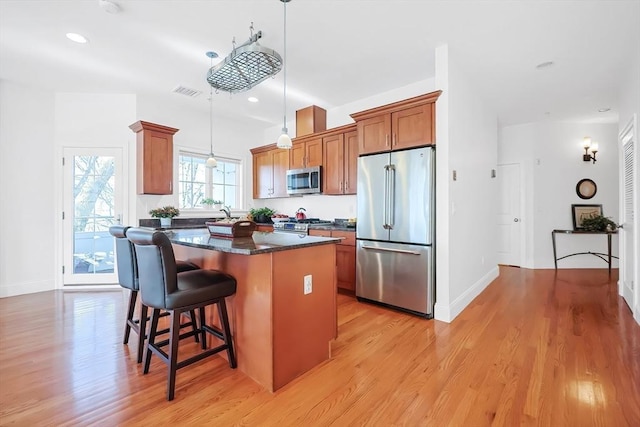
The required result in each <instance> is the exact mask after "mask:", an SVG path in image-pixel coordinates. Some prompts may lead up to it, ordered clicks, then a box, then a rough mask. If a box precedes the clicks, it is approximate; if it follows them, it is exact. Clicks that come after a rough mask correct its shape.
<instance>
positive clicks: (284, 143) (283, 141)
mask: <svg viewBox="0 0 640 427" xmlns="http://www.w3.org/2000/svg"><path fill="white" fill-rule="evenodd" d="M280 1H281V2H282V3H284V56H283V62H284V67H283V68H284V122H283V123H282V135H280V137H279V138H278V142H277V143H276V146H277V147H278V148H287V149H289V148H291V145H292V143H291V137H290V136H289V133H288V130H287V3H289V2H290V1H291V0H280Z"/></svg>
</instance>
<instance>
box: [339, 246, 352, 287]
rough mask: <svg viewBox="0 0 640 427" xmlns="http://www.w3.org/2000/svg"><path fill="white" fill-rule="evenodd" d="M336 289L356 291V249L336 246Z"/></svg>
mask: <svg viewBox="0 0 640 427" xmlns="http://www.w3.org/2000/svg"><path fill="white" fill-rule="evenodd" d="M336 270H337V275H338V278H337V279H338V288H340V289H346V290H349V291H353V292H355V290H356V247H355V246H347V245H336Z"/></svg>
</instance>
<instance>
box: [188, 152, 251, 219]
mask: <svg viewBox="0 0 640 427" xmlns="http://www.w3.org/2000/svg"><path fill="white" fill-rule="evenodd" d="M207 157H209V156H207V155H204V154H195V153H188V152H183V151H181V152H180V154H179V157H178V187H179V190H178V191H179V198H180V202H179V208H180V209H190V208H198V207H202V200H203V199H214V200H216V201H221V202H222V204H223V205H224V206H229V207H230V208H231V209H242V206H241V204H242V194H241V181H240V178H241V176H242V173H241V166H242V164H241V162H240V160H238V159H230V158H223V157H217V156H216V160H217V161H218V167H217V168H213V169H209V168H207V167H206V161H207Z"/></svg>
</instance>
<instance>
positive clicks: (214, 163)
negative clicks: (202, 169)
mask: <svg viewBox="0 0 640 427" xmlns="http://www.w3.org/2000/svg"><path fill="white" fill-rule="evenodd" d="M206 165H207V167H208V168H215V167H218V161H217V160H216V158H215V157H213V153H211V154H209V158H208V159H207V163H206Z"/></svg>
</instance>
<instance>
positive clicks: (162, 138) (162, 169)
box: [129, 120, 178, 194]
mask: <svg viewBox="0 0 640 427" xmlns="http://www.w3.org/2000/svg"><path fill="white" fill-rule="evenodd" d="M129 129H131V130H132V131H134V132H135V133H136V170H137V184H136V189H137V193H138V194H173V135H174V134H175V133H176V132H178V129H174V128H170V127H167V126H162V125H158V124H155V123H150V122H144V121H142V120H140V121H137V122H135V123H133V124H132V125H130V126H129Z"/></svg>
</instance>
